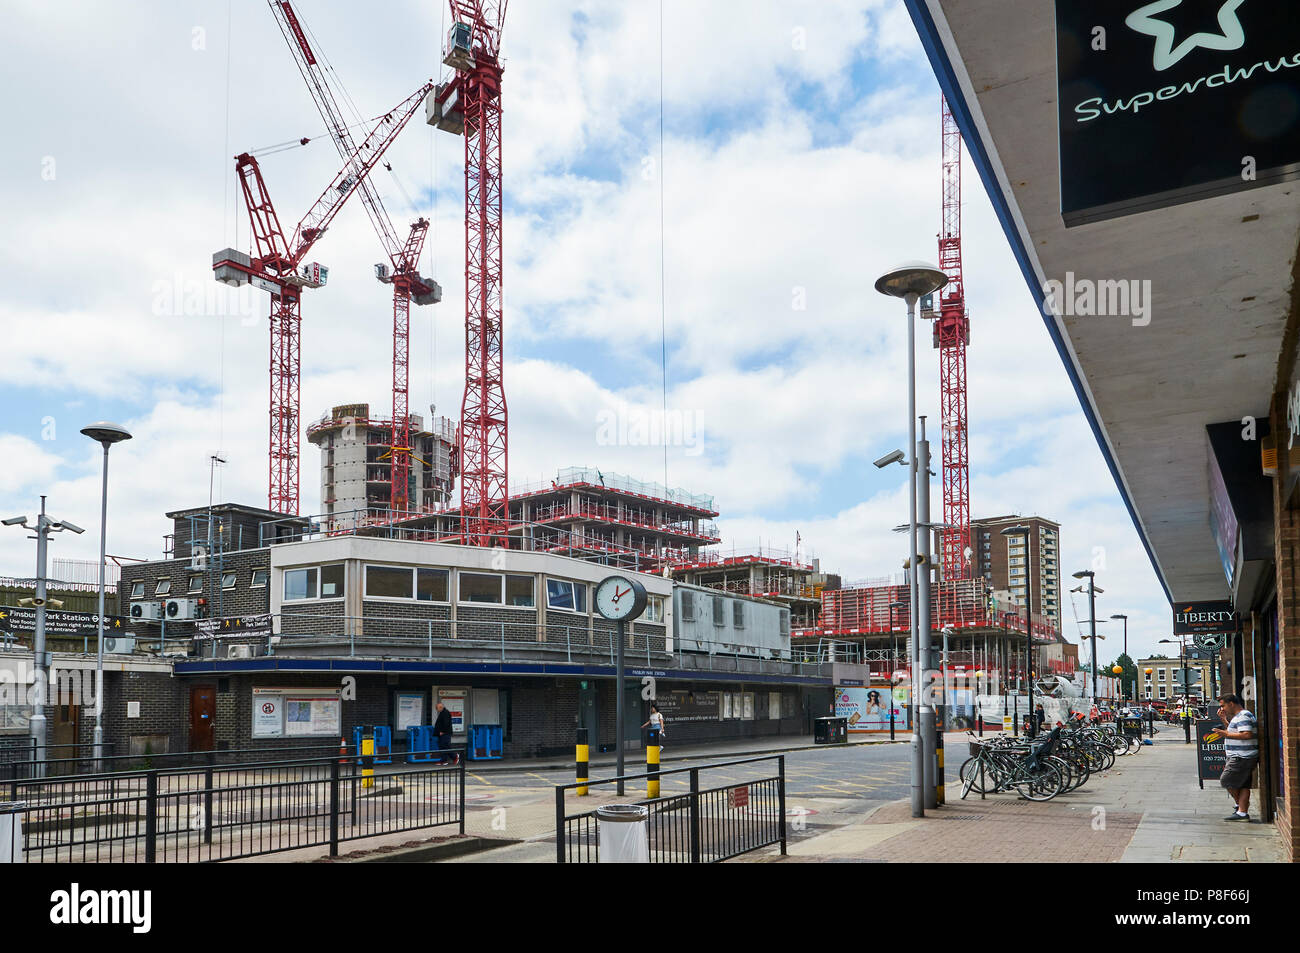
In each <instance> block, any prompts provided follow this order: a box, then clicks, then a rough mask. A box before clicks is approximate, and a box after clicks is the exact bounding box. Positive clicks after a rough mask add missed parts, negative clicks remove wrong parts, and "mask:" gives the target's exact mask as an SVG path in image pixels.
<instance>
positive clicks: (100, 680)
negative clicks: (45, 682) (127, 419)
mask: <svg viewBox="0 0 1300 953" xmlns="http://www.w3.org/2000/svg"><path fill="white" fill-rule="evenodd" d="M81 432H82V433H83V434H85V435H86V436H87V437H89V438H90V439H91V440H95V441H98V442H99V444H100V446H102V447H103V448H104V475H103V479H102V480H101V484H100V505H99V616H98V618H97V619H96V621H95V631H96V632H97V633H98V635H99V638H98V639H97V640H96V646H95V739H94V740H95V770H96V771H98V770H99V768H100V762H101V761H102V760H103V758H104V568H105V567H104V563H105V561H106V557H105V555H104V545H105V542H104V541H105V537H106V536H107V534H108V448H109V447H111V446H113V444H115V443H121V442H122V441H123V440H130V439H131V434H130V432H129V431H128V430H127V429H126V428H125V427H119V426H118V425H117V424H113V423H109V422H108V421H106V420H102V421H100V422H99V423H97V424H91V425H90V426H89V427H82V428H81Z"/></svg>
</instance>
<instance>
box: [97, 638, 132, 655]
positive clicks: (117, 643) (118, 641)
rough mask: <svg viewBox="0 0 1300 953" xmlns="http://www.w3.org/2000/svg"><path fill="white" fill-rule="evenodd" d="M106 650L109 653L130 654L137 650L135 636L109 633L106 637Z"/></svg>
mask: <svg viewBox="0 0 1300 953" xmlns="http://www.w3.org/2000/svg"><path fill="white" fill-rule="evenodd" d="M104 651H105V652H107V653H108V654H109V655H130V654H132V653H133V652H135V636H133V635H108V636H105V637H104Z"/></svg>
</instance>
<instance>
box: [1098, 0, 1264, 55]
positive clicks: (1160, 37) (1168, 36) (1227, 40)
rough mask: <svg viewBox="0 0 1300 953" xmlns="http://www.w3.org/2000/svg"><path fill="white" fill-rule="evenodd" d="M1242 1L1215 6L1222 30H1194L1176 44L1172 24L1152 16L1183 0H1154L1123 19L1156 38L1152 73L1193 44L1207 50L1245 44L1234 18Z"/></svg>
mask: <svg viewBox="0 0 1300 953" xmlns="http://www.w3.org/2000/svg"><path fill="white" fill-rule="evenodd" d="M1245 2H1246V0H1227V2H1226V3H1224V5H1223V6H1222V7H1220V8H1219V29H1220V30H1221V31H1222V33H1194V34H1192V35H1191V36H1189V37H1188V38H1187V39H1185V40H1183V41H1182V42H1181V43H1179V44H1178V45H1177V46H1175V45H1174V38H1175V34H1176V32H1177V31H1175V30H1174V27H1173V24H1170V23H1166V22H1165V21H1164V20H1157V19H1156V16H1157V15H1158V14H1161V13H1167V12H1169V11H1170V10H1172V9H1174V8H1175V7H1179V6H1182V3H1183V0H1156V2H1155V3H1149V4H1147V5H1146V6H1144V7H1142V8H1141V9H1139V10H1135V11H1133V12H1132V13H1130V14H1129V15H1128V19H1127V20H1125V21H1124V22H1125V23H1126V24H1127V25H1128V27H1129V29H1130V30H1133V31H1135V32H1137V33H1145V34H1147V35H1148V36H1153V37H1155V39H1156V51H1155V56H1154V57H1153V58H1152V65H1154V66H1155V68H1156V72H1163V71H1164V70H1167V69H1169V67H1171V66H1174V65H1176V64H1177V63H1178V62H1179V61H1181V60H1182V58H1183V57H1184V56H1186V55H1187V54H1188V53H1190V52H1192V50H1194V49H1196V48H1197V47H1204V48H1205V49H1207V50H1225V51H1231V50H1239V49H1241V48H1242V47H1243V46H1245V45H1246V31H1245V30H1244V29H1243V28H1242V26H1241V20H1240V19H1238V17H1237V10H1238V9H1239V8H1240V7H1241V5H1242V4H1243V3H1245Z"/></svg>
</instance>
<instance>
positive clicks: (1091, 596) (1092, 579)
mask: <svg viewBox="0 0 1300 953" xmlns="http://www.w3.org/2000/svg"><path fill="white" fill-rule="evenodd" d="M1071 575H1073V576H1074V578H1075V579H1087V580H1088V627H1089V629H1090V630H1091V632H1092V704H1093V705H1094V706H1095V705H1096V704H1097V592H1098V590H1097V574H1096V573H1095V572H1093V571H1092V570H1091V569H1081V570H1079V571H1078V572H1076V573H1072V574H1071Z"/></svg>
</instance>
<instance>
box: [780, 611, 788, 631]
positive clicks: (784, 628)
mask: <svg viewBox="0 0 1300 953" xmlns="http://www.w3.org/2000/svg"><path fill="white" fill-rule="evenodd" d="M781 634H782V635H789V634H790V610H789V609H782V610H781Z"/></svg>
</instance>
